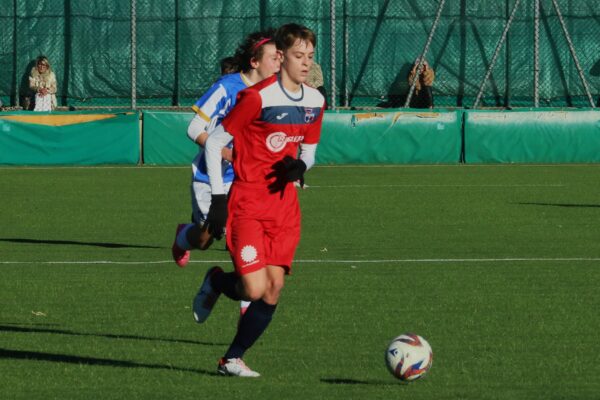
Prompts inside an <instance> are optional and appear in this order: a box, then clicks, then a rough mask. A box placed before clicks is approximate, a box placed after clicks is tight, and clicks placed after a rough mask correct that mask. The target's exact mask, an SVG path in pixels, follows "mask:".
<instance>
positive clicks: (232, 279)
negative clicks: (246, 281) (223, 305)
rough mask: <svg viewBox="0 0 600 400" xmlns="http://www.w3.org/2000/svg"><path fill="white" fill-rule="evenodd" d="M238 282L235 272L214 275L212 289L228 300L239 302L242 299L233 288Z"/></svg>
mask: <svg viewBox="0 0 600 400" xmlns="http://www.w3.org/2000/svg"><path fill="white" fill-rule="evenodd" d="M238 280H239V278H238V276H237V275H236V273H235V272H224V273H222V274H216V276H215V277H214V278H213V283H214V288H215V290H217V291H219V292H221V293H223V294H224V295H225V296H227V297H229V298H230V299H232V300H236V301H239V300H241V299H242V298H241V297H240V295H239V294H238V293H237V290H236V288H235V287H236V284H237V281H238Z"/></svg>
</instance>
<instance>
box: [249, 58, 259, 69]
mask: <svg viewBox="0 0 600 400" xmlns="http://www.w3.org/2000/svg"><path fill="white" fill-rule="evenodd" d="M259 65H260V62H259V61H258V60H257V59H256V58H254V57H252V58H251V59H250V66H251V67H252V68H253V69H256V68H258V66H259Z"/></svg>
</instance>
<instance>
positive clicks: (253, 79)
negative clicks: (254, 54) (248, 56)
mask: <svg viewBox="0 0 600 400" xmlns="http://www.w3.org/2000/svg"><path fill="white" fill-rule="evenodd" d="M240 74H242V77H243V78H244V80H245V81H246V82H248V83H249V86H252V85H254V84H256V83H258V82H259V81H260V79H259V77H258V73H257V72H256V70H255V69H251V70H250V71H248V72H240Z"/></svg>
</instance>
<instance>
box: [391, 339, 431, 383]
mask: <svg viewBox="0 0 600 400" xmlns="http://www.w3.org/2000/svg"><path fill="white" fill-rule="evenodd" d="M385 363H386V365H387V367H388V370H389V371H390V373H391V374H392V375H394V376H395V377H396V378H398V379H400V380H401V381H404V382H411V381H414V380H416V379H419V378H420V377H422V376H423V375H425V374H426V373H427V371H429V368H431V364H432V363H433V351H432V350H431V346H430V345H429V343H427V340H425V339H423V337H421V336H419V335H416V334H414V333H404V334H402V335H400V336H398V337H396V338H395V339H394V340H392V343H390V345H389V346H388V348H387V351H386V352H385Z"/></svg>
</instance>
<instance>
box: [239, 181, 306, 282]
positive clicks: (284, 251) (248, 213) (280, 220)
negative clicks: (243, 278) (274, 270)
mask: <svg viewBox="0 0 600 400" xmlns="http://www.w3.org/2000/svg"><path fill="white" fill-rule="evenodd" d="M228 209H229V217H228V218H227V247H228V248H229V254H230V255H231V259H232V260H233V265H234V266H235V270H236V272H237V273H238V274H239V275H244V274H248V273H250V272H254V271H258V270H259V269H262V268H265V267H266V266H267V265H277V266H281V267H283V268H285V270H286V272H287V273H290V270H291V266H292V260H293V259H294V253H295V252H296V247H297V246H298V242H299V241H300V206H299V205H298V194H297V192H296V188H295V187H294V185H293V184H288V185H286V188H285V190H284V192H283V196H282V195H281V192H278V193H275V194H271V193H269V191H268V189H267V188H266V187H264V186H263V185H261V186H256V185H251V184H247V183H244V182H234V184H233V185H232V186H231V190H230V192H229V203H228Z"/></svg>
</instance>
